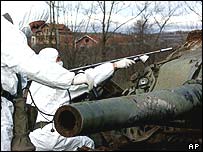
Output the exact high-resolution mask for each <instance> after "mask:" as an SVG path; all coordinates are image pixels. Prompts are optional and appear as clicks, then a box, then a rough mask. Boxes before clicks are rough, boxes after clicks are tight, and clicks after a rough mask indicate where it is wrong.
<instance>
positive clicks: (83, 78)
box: [1, 1, 132, 151]
mask: <svg viewBox="0 0 203 152" xmlns="http://www.w3.org/2000/svg"><path fill="white" fill-rule="evenodd" d="M5 2H8V3H7V4H8V5H7V6H9V7H6V4H4V2H3V1H2V2H1V14H2V15H3V14H4V13H9V14H10V16H11V18H12V20H13V22H14V24H12V23H11V22H9V21H8V20H7V19H5V17H3V16H2V15H1V85H2V88H3V89H4V90H5V91H7V92H9V93H10V94H11V95H16V92H17V83H18V79H17V77H16V73H18V74H21V76H24V75H26V76H27V77H28V78H29V79H31V80H34V81H37V82H39V83H42V84H44V85H47V86H50V87H54V88H60V89H68V88H70V86H71V84H82V83H87V84H88V85H89V86H91V85H90V84H94V83H95V84H96V82H97V81H98V79H95V82H93V81H92V80H93V79H91V80H90V78H91V77H90V76H89V75H88V73H91V71H92V70H89V71H88V72H87V74H83V75H80V76H77V77H75V73H74V72H70V71H68V70H66V69H65V68H63V67H61V66H60V65H57V64H56V63H50V62H47V61H45V60H42V59H40V58H39V56H38V55H36V54H35V52H34V51H33V50H32V49H31V48H30V47H29V46H28V45H27V39H26V36H25V35H24V33H23V32H22V31H26V30H27V29H29V26H28V25H29V23H30V22H33V21H39V20H41V21H46V20H47V19H48V15H49V7H48V5H46V4H42V3H44V1H41V2H40V1H37V2H36V3H35V4H34V3H33V1H32V5H28V4H29V1H26V3H27V4H25V2H24V1H23V3H22V2H20V1H18V2H17V3H18V4H17V3H16V2H10V1H5ZM14 4H15V5H14ZM4 6H5V7H4ZM41 6H43V7H41ZM16 9H18V10H19V11H18V10H16ZM15 10H16V11H15ZM16 12H17V13H16ZM21 30H22V31H21ZM109 64H110V63H109ZM130 64H132V62H128V63H127V64H124V65H126V66H127V65H130ZM120 65H122V64H120ZM109 66H111V67H112V65H109ZM117 68H119V64H117ZM109 73H112V69H110V70H109ZM87 75H88V76H87ZM92 75H93V77H94V76H95V74H92ZM109 75H111V74H109ZM22 78H23V77H22ZM91 88H92V87H89V89H91ZM13 110H14V107H13V104H12V102H11V101H10V100H8V99H7V98H5V97H4V96H1V151H10V150H11V140H12V137H13V118H12V115H13Z"/></svg>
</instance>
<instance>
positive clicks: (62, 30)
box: [31, 23, 72, 46]
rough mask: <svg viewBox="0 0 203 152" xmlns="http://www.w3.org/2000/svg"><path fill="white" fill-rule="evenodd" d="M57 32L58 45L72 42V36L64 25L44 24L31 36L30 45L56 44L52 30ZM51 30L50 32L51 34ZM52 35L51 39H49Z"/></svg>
mask: <svg viewBox="0 0 203 152" xmlns="http://www.w3.org/2000/svg"><path fill="white" fill-rule="evenodd" d="M54 28H55V29H57V30H58V42H59V43H60V44H65V43H66V42H69V41H71V40H72V38H71V37H72V34H71V31H70V29H69V28H68V27H66V26H65V25H64V24H55V26H54V24H49V23H46V24H44V25H42V26H40V27H39V29H38V30H37V31H36V32H35V33H33V36H32V37H31V45H32V46H35V45H40V44H43V45H46V44H50V42H51V44H56V38H55V34H56V33H55V32H54V30H53V29H54ZM51 30H52V32H51ZM51 35H52V38H51Z"/></svg>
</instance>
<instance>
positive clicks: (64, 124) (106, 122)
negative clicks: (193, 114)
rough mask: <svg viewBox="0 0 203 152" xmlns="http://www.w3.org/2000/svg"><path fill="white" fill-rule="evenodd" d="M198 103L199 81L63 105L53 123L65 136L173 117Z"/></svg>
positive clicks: (200, 91) (200, 100)
mask: <svg viewBox="0 0 203 152" xmlns="http://www.w3.org/2000/svg"><path fill="white" fill-rule="evenodd" d="M199 106H202V85H201V84H199V83H195V84H185V85H182V86H180V87H177V88H173V89H165V90H158V91H153V92H149V93H143V94H139V95H131V96H123V97H116V98H108V99H103V100H98V101H88V102H81V103H74V104H71V105H64V106H61V107H60V108H58V110H57V111H56V113H55V116H54V124H55V127H56V130H57V131H58V133H59V134H61V135H62V136H65V137H72V136H76V135H83V134H90V133H96V132H100V131H107V130H112V129H118V128H126V127H132V126H136V124H138V123H140V122H152V121H165V120H174V119H175V118H176V117H177V116H179V115H180V114H183V113H184V112H188V111H190V110H192V109H193V108H194V107H199Z"/></svg>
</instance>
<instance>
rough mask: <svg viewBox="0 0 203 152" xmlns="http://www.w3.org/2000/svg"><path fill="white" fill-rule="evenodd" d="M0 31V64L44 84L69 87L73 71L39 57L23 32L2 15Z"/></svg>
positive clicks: (62, 87) (63, 87)
mask: <svg viewBox="0 0 203 152" xmlns="http://www.w3.org/2000/svg"><path fill="white" fill-rule="evenodd" d="M1 32H2V33H1V65H4V66H5V65H6V66H8V67H9V68H12V69H13V71H14V72H16V73H19V72H22V73H26V74H27V76H28V78H30V79H32V80H34V81H37V82H39V83H42V84H44V85H48V86H51V87H57V88H61V89H67V88H69V87H70V85H71V83H72V80H73V78H74V76H75V73H74V72H70V71H68V70H66V69H65V68H63V67H61V66H60V65H58V64H56V63H49V62H46V61H43V60H41V59H39V57H38V56H37V55H36V54H35V52H34V51H33V50H32V49H31V48H30V47H29V46H28V45H27V42H26V41H25V37H24V34H23V33H22V32H21V31H20V30H18V29H17V28H16V27H14V26H13V24H11V23H10V22H8V21H7V20H5V19H4V18H3V17H2V16H1Z"/></svg>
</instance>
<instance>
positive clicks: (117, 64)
mask: <svg viewBox="0 0 203 152" xmlns="http://www.w3.org/2000/svg"><path fill="white" fill-rule="evenodd" d="M134 63H135V61H134V60H131V59H127V58H124V59H121V60H120V61H117V62H114V63H113V64H114V67H115V68H119V69H121V68H128V67H129V66H130V65H132V64H134Z"/></svg>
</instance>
